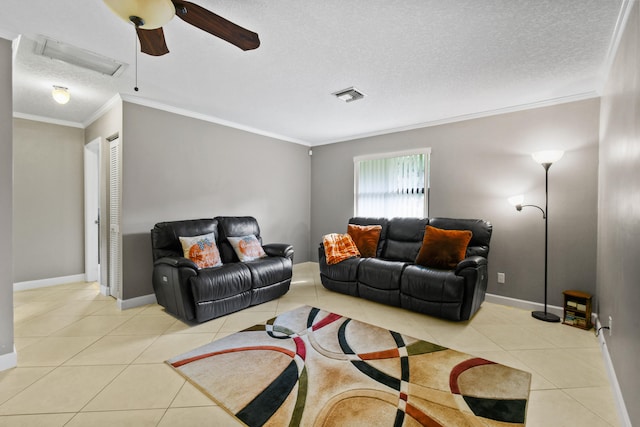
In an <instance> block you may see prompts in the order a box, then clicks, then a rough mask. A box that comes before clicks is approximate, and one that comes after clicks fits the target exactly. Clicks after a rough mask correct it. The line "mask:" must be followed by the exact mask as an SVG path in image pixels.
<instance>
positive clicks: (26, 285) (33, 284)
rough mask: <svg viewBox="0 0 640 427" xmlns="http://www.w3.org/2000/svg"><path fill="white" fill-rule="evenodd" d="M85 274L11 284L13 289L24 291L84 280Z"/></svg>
mask: <svg viewBox="0 0 640 427" xmlns="http://www.w3.org/2000/svg"><path fill="white" fill-rule="evenodd" d="M84 279H85V275H84V273H82V274H74V275H72V276H62V277H51V278H49V279H40V280H29V281H26V282H16V283H14V284H13V290H14V291H26V290H28V289H37V288H45V287H47V286H56V285H64V284H66V283H74V282H84Z"/></svg>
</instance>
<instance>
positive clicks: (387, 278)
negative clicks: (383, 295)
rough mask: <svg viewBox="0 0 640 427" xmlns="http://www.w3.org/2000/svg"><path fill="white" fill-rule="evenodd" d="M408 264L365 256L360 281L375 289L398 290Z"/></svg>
mask: <svg viewBox="0 0 640 427" xmlns="http://www.w3.org/2000/svg"><path fill="white" fill-rule="evenodd" d="M406 265H408V264H407V263H406V262H399V261H388V260H384V259H379V258H364V259H363V260H362V262H361V263H360V267H359V269H358V283H359V284H363V285H366V286H369V287H371V288H375V289H381V290H398V289H400V277H401V276H402V270H403V269H404V268H405V266H406Z"/></svg>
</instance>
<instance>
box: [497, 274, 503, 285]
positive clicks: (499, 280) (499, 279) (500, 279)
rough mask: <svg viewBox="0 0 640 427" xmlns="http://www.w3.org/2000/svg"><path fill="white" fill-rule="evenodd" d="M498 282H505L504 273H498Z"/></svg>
mask: <svg viewBox="0 0 640 427" xmlns="http://www.w3.org/2000/svg"><path fill="white" fill-rule="evenodd" d="M498 283H504V273H498Z"/></svg>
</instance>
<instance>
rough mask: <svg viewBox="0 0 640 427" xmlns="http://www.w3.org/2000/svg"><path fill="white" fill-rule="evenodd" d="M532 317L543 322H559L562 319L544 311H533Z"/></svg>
mask: <svg viewBox="0 0 640 427" xmlns="http://www.w3.org/2000/svg"><path fill="white" fill-rule="evenodd" d="M531 316H532V317H535V318H536V319H538V320H542V321H545V322H559V321H560V318H559V317H558V316H556V315H555V314H553V313H548V312H544V311H532V312H531Z"/></svg>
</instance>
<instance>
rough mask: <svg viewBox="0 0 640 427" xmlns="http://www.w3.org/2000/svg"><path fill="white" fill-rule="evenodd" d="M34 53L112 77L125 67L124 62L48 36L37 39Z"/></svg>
mask: <svg viewBox="0 0 640 427" xmlns="http://www.w3.org/2000/svg"><path fill="white" fill-rule="evenodd" d="M34 53H35V54H36V55H41V56H45V57H47V58H51V59H56V60H58V61H62V62H66V63H67V64H71V65H75V66H76V67H81V68H84V69H86V70H92V71H96V72H98V73H102V74H106V75H108V76H112V77H116V76H118V75H120V74H121V73H122V71H123V70H124V68H125V64H123V63H122V62H118V61H116V60H114V59H111V58H107V57H106V56H102V55H100V54H97V53H94V52H90V51H88V50H84V49H80V48H78V47H75V46H71V45H69V44H66V43H62V42H59V41H56V40H52V39H49V38H46V37H40V39H39V40H37V41H36V45H35V52H34Z"/></svg>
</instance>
